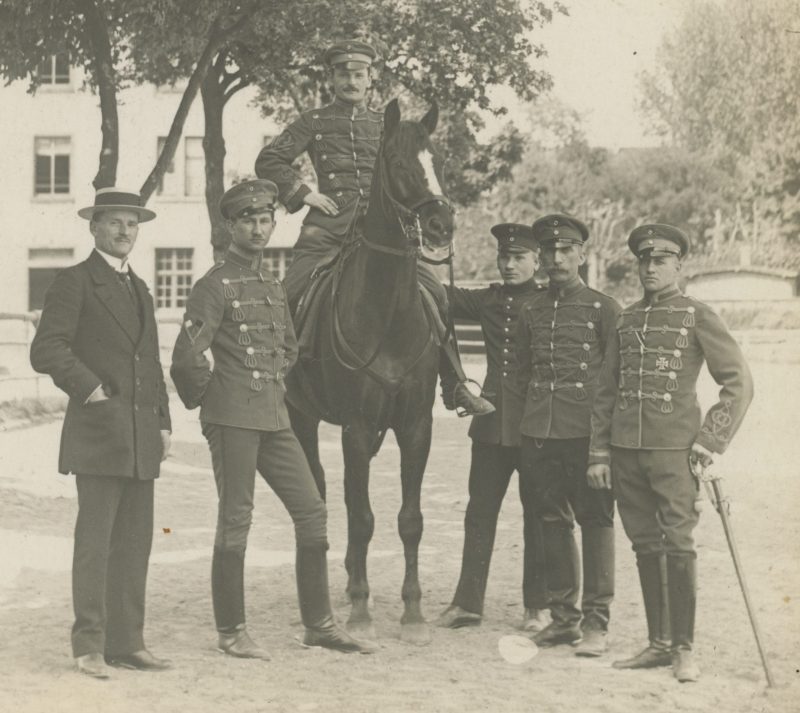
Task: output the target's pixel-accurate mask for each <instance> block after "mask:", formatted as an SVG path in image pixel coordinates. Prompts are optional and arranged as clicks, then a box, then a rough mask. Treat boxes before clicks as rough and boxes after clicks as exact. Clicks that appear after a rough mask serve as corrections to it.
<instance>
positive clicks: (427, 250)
mask: <svg viewBox="0 0 800 713" xmlns="http://www.w3.org/2000/svg"><path fill="white" fill-rule="evenodd" d="M438 119H439V108H438V106H437V105H436V104H435V103H434V104H433V105H432V106H431V108H430V109H429V110H428V113H427V114H425V116H423V117H422V119H420V120H419V121H403V120H401V119H400V107H399V106H398V103H397V99H393V100H392V101H391V102H389V104H388V105H387V107H386V110H385V112H384V137H383V144H382V147H381V152H380V155H379V157H378V162H379V164H380V171H381V174H382V179H383V181H382V183H383V193H384V198H388V199H389V200H390V202H391V203H392V204H393V206H394V209H395V212H396V213H397V217H398V219H399V221H400V224H401V226H402V227H403V232H404V233H405V235H406V237H407V238H408V239H409V240H410V241H413V242H415V243H417V245H418V247H419V248H420V250H421V253H422V255H423V257H429V260H430V261H431V262H438V261H439V260H437V259H436V258H439V257H442V256H444V258H445V259H446V258H447V256H449V254H450V249H451V246H452V242H453V207H452V205H451V203H450V201H449V199H448V198H447V196H446V195H445V193H444V188H443V184H444V158H443V157H442V155H441V154H440V153H439V152H438V151H437V150H436V147H435V145H434V144H433V142H432V141H431V134H433V132H434V130H435V129H436V124H437V122H438Z"/></svg>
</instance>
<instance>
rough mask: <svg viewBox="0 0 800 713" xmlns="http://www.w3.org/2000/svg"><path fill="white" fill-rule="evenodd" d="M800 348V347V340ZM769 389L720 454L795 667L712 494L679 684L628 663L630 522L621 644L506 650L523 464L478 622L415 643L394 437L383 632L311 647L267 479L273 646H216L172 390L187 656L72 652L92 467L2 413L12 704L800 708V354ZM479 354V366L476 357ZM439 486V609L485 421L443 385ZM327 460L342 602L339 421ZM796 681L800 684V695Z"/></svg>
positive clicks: (266, 554)
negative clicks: (144, 666)
mask: <svg viewBox="0 0 800 713" xmlns="http://www.w3.org/2000/svg"><path fill="white" fill-rule="evenodd" d="M790 361H794V360H793V359H791V360H790ZM752 366H753V371H754V374H755V377H756V389H757V396H756V400H755V402H754V404H753V406H752V408H751V410H750V413H749V415H748V417H747V419H746V421H745V423H744V425H743V427H742V431H741V432H740V434H739V436H738V438H737V439H736V440H735V442H734V444H733V446H732V447H731V449H730V451H729V453H727V454H726V455H725V457H724V458H722V459H721V461H720V463H719V465H718V466H717V469H718V472H719V473H721V474H724V476H725V481H724V485H725V488H726V491H727V492H728V494H729V495H730V496H731V499H732V501H733V503H734V508H733V522H734V526H735V528H736V534H737V539H738V542H739V548H740V550H741V554H742V558H743V560H744V564H745V570H746V574H747V577H748V582H749V585H750V590H751V594H752V597H753V600H754V602H755V604H756V608H757V612H758V615H759V618H760V621H761V624H762V628H763V633H764V638H765V640H766V644H767V650H768V656H769V659H770V662H771V665H772V668H773V673H774V675H775V678H776V679H777V681H778V687H777V688H776V689H774V690H771V691H768V692H765V685H764V678H763V673H762V670H761V665H760V662H759V660H758V656H757V653H756V649H755V644H754V641H753V637H752V634H751V632H750V629H749V624H748V622H747V618H746V614H745V610H744V605H743V603H742V598H741V595H740V593H739V590H738V586H737V583H736V579H735V575H734V572H733V567H732V564H731V561H730V558H729V555H728V551H727V546H726V544H725V539H724V536H723V532H722V527H721V524H720V522H719V518H718V516H717V515H716V513H715V512H714V511H713V510H712V508H711V507H710V505H708V504H707V505H706V508H705V512H704V515H703V518H702V519H701V523H700V527H699V528H698V530H697V533H696V534H697V541H698V544H699V581H700V591H699V601H698V617H697V618H698V625H697V632H696V640H697V649H698V656H699V663H700V666H701V668H702V671H703V676H702V679H701V681H700V683H698V684H694V685H692V684H684V685H681V684H678V683H677V682H676V681H675V680H674V679H673V678H672V676H671V673H670V671H669V670H667V669H656V670H652V671H643V672H630V671H615V670H613V669H612V668H611V667H610V664H611V661H612V660H613V659H614V658H617V657H620V656H623V655H628V654H629V653H632V652H634V651H636V650H638V649H639V648H640V647H641V646H642V645H643V644H644V642H645V623H644V614H643V611H642V605H641V599H640V594H639V587H638V580H637V577H636V571H635V566H634V559H633V554H632V552H631V551H630V546H629V544H628V542H627V540H626V538H625V535H624V533H623V532H622V529H621V527H619V528H618V532H617V544H618V554H617V597H616V600H615V602H614V605H613V608H612V624H611V627H612V628H611V634H612V640H611V647H612V650H611V653H610V654H609V655H607V656H605V657H603V658H601V659H597V660H586V659H578V658H576V657H575V656H574V655H573V652H572V650H571V649H570V648H569V647H558V648H556V649H550V650H540V651H539V653H538V655H537V656H535V657H534V658H532V659H531V660H529V661H527V662H526V663H523V664H512V663H509V662H507V661H506V660H505V659H504V658H503V657H502V656H501V655H500V652H499V650H498V641H499V640H500V638H501V637H502V636H504V635H507V634H514V633H516V632H515V627H516V626H517V625H518V623H519V621H520V617H521V614H522V608H521V603H520V598H521V592H520V587H521V508H520V505H519V500H518V498H517V495H516V482H513V483H512V486H511V488H510V490H509V495H508V497H507V498H506V503H505V504H504V507H503V511H502V513H501V516H500V525H499V529H498V536H497V542H496V547H495V556H494V560H493V566H492V571H491V575H490V580H489V588H488V592H487V599H486V611H485V618H484V623H483V625H482V626H481V627H480V628H477V629H470V630H461V631H445V630H439V629H437V630H435V631H434V638H433V642H432V643H431V644H430V645H429V646H426V647H422V648H414V647H411V646H408V645H406V644H404V643H402V642H401V641H400V640H399V638H398V636H399V617H400V613H401V609H402V605H401V601H400V585H401V581H402V573H403V557H402V546H401V543H400V540H399V537H398V536H397V530H396V516H397V511H398V509H399V499H400V486H399V459H398V453H397V449H396V446H395V443H394V440H393V438H392V437H391V436H390V437H388V438H387V441H386V443H385V444H384V448H383V451H382V452H381V454H380V455H379V456H378V458H377V459H376V460H375V461H374V462H373V471H372V486H371V492H372V504H373V509H374V511H375V515H376V528H375V537H374V539H373V541H372V546H371V552H370V560H369V564H370V569H369V572H370V584H371V588H372V607H373V615H374V618H375V625H376V629H377V633H378V639H379V641H378V643H379V644H380V651H379V653H377V654H376V655H374V656H345V655H341V654H335V653H332V652H328V651H321V650H306V649H303V648H302V647H301V646H300V645H299V644H298V641H297V637H298V635H299V634H300V632H301V627H300V622H299V613H298V610H297V604H296V593H295V585H294V569H293V565H292V563H293V550H294V540H293V534H292V528H291V523H290V521H289V518H288V516H287V515H286V514H285V513H284V511H283V510H282V508H281V505H280V503H279V502H278V501H277V499H276V498H275V497H274V495H273V494H272V493H271V491H270V490H269V489H268V488H267V486H266V485H265V484H264V483H263V482H260V483H259V485H258V486H257V489H256V490H257V496H256V512H255V523H254V526H253V529H252V531H251V535H250V548H249V550H248V561H247V605H248V620H249V624H248V625H249V628H250V630H251V631H252V633H253V636H254V638H256V640H257V641H259V642H260V643H261V644H262V645H263V646H265V647H266V648H268V649H269V650H270V651H271V653H272V661H270V662H256V661H241V660H234V659H231V658H228V657H224V656H223V655H221V654H219V653H217V652H216V651H215V650H214V644H215V632H214V626H213V619H212V611H211V602H210V583H209V572H210V559H211V548H212V542H213V535H214V531H213V527H214V520H215V501H216V497H215V491H214V486H213V479H212V476H211V471H210V468H209V457H208V453H207V449H206V446H205V443H204V442H203V440H202V437H201V435H200V431H199V426H198V424H197V422H196V412H195V413H191V414H190V413H187V412H186V411H185V410H184V409H183V408H182V407H181V406H180V405H179V403H178V401H177V399H176V398H174V397H173V399H172V408H173V419H174V421H175V435H174V445H173V450H172V454H171V456H170V458H169V460H168V461H167V462H166V464H165V466H164V468H163V470H162V477H161V479H160V480H159V481H158V483H157V486H156V528H157V531H156V539H155V543H154V548H153V556H152V559H151V567H150V578H149V584H148V619H147V630H146V636H147V641H148V646H149V647H150V648H151V649H152V650H153V651H154V652H155V653H156V654H158V655H163V656H168V657H169V658H171V659H172V660H173V663H174V669H173V670H171V671H168V672H165V673H159V674H146V673H138V672H129V671H119V672H115V676H114V678H113V680H111V681H107V682H102V681H95V680H92V679H88V678H85V677H81V676H79V675H78V674H77V673H75V672H74V671H73V669H72V660H71V657H70V649H69V627H70V625H71V620H72V610H71V596H70V563H71V547H72V527H73V525H74V519H75V512H76V507H77V505H76V499H75V490H74V484H73V482H72V480H71V479H70V478H66V477H63V476H58V475H57V474H56V472H55V467H56V458H57V447H58V435H59V431H60V422H54V423H49V424H44V425H39V426H36V427H31V428H26V429H22V430H16V431H11V432H6V433H0V564H1V565H2V566H0V631H2V641H3V646H2V648H1V649H0V710H2V711H9V712H10V713H11V712H13V713H25V712H36V713H40V712H42V713H43V712H45V711H47V712H52V713H66V712H69V711H80V712H81V713H90V712H94V711H98V712H100V711H102V712H104V713H105V712H108V711H137V712H139V713H141V712H142V711H152V712H153V713H161V712H162V711H163V712H165V713H166V712H172V711H181V713H211V712H212V711H213V712H214V713H219V712H221V711H236V712H237V713H251V712H253V713H255V712H262V711H263V712H272V711H275V712H278V711H287V712H288V711H320V712H321V711H352V712H353V713H358V712H362V711H363V712H367V711H370V712H371V711H381V712H386V713H391V712H392V711H402V712H405V711H424V712H426V713H427V712H434V711H458V712H459V713H469V712H471V711H541V712H542V713H547V712H549V711H554V712H555V711H559V712H561V711H577V712H583V711H589V712H595V711H596V712H597V713H629V712H638V711H648V713H657V712H658V711H720V712H723V711H724V712H725V713H739V712H740V713H757V712H759V711H787V712H788V711H796V710H800V703H798V701H800V683H799V682H798V679H800V646H798V643H797V642H798V639H800V618H799V616H798V615H799V614H800V606H799V605H798V597H800V586H799V585H800V576H798V555H800V544H798V543H800V532H798V530H800V518H798V516H797V506H798V504H800V478H799V477H798V476H799V475H800V473H799V472H798V462H799V461H800V458H799V457H800V446H798V443H799V442H800V438H798V434H797V430H796V428H795V426H796V424H797V419H796V418H795V416H794V410H795V407H796V405H797V404H800V380H798V378H797V364H785V365H778V364H774V363H768V362H766V361H763V362H755V363H753V365H752ZM475 368H476V369H478V366H477V365H475ZM435 415H436V418H435V424H434V439H433V440H434V446H433V450H432V453H431V457H430V461H429V466H428V471H427V474H426V479H425V483H424V486H423V514H424V516H425V534H424V535H423V540H422V547H421V553H420V560H421V568H420V573H421V583H422V587H423V606H424V610H425V612H426V615H427V616H428V618H429V619H431V620H432V619H433V618H435V616H436V615H437V614H438V612H439V611H440V610H441V609H442V608H444V607H445V606H446V605H447V604H448V603H449V601H450V597H451V595H452V592H453V588H454V586H455V583H456V579H457V576H458V569H459V564H460V555H461V545H462V538H463V534H462V519H463V514H464V509H465V506H466V483H467V471H468V464H469V441H468V439H467V438H466V431H467V427H468V423H467V422H466V421H463V420H459V419H457V418H455V417H454V416H452V415H450V414H447V413H446V412H444V411H443V410H441V407H440V406H438V405H437V409H436V412H435ZM322 437H323V443H322V452H323V457H324V460H325V463H326V466H327V472H328V503H329V523H330V525H329V535H330V541H331V553H330V563H331V589H332V597H333V602H334V607H335V609H336V611H337V614H338V616H339V618H340V619H341V620H344V619H346V616H347V602H346V600H345V596H344V587H345V572H344V566H343V562H342V559H343V553H344V548H345V539H344V538H345V512H344V503H343V497H342V462H341V454H340V449H339V440H338V433H337V432H336V431H335V430H334V429H333V428H331V427H327V426H325V427H323V429H322ZM792 701H794V702H792Z"/></svg>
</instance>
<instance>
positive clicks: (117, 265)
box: [94, 248, 129, 272]
mask: <svg viewBox="0 0 800 713" xmlns="http://www.w3.org/2000/svg"><path fill="white" fill-rule="evenodd" d="M94 250H95V252H96V253H97V254H98V255H100V257H102V258H103V260H105V261H106V262H107V263H108V264H109V265H111V267H112V268H113V269H114V270H115V271H116V272H128V269H129V268H128V261H127V260H123V259H122V258H118V257H114V256H113V255H109V254H108V253H104V252H103V251H102V250H100V249H99V248H95V249H94Z"/></svg>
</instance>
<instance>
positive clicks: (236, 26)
mask: <svg viewBox="0 0 800 713" xmlns="http://www.w3.org/2000/svg"><path fill="white" fill-rule="evenodd" d="M257 7H258V0H252V1H251V2H250V3H248V4H247V5H246V6H245V8H244V9H243V10H242V11H241V12H240V13H239V15H238V17H237V18H236V20H235V21H234V22H233V23H232V24H231V25H230V26H228V27H226V28H224V29H222V27H221V25H222V18H217V20H215V22H214V24H213V25H212V27H211V30H210V31H209V33H208V41H207V42H206V46H205V48H204V49H203V53H202V54H201V55H200V58H199V59H198V60H197V65H196V66H195V68H194V72H192V76H191V77H189V83H188V85H187V86H186V90H185V91H184V93H183V96H182V97H181V102H180V104H179V105H178V109H177V110H176V112H175V117H174V118H173V120H172V125H171V126H170V128H169V133H168V134H167V138H166V140H165V141H164V146H163V148H162V149H161V154H160V155H159V157H158V158H157V159H156V165H155V166H154V167H153V170H152V171H150V175H149V176H148V177H147V178H146V179H145V181H144V183H143V184H142V188H141V190H140V193H141V195H142V201H143V202H144V203H147V201H148V200H149V198H150V196H151V195H153V191H155V189H156V187H157V186H158V183H159V181H160V180H161V179H162V177H163V176H164V172H165V171H166V170H167V166H169V164H170V162H171V161H172V159H173V158H174V157H175V151H176V149H177V148H178V142H179V141H180V138H181V134H182V133H183V125H184V124H185V123H186V117H187V116H188V115H189V109H191V106H192V102H193V101H194V98H195V97H196V96H197V92H198V90H199V89H200V86H201V84H202V83H203V80H204V79H205V76H206V74H207V73H208V70H209V67H211V63H212V61H213V60H214V57H215V55H216V54H217V52H219V51H220V49H221V48H222V47H223V46H224V45H225V44H226V43H227V42H228V41H229V40H230V38H231V37H232V36H233V35H235V34H236V33H237V32H238V31H239V30H241V29H242V27H243V26H244V25H245V24H246V23H247V22H249V20H250V18H251V17H252V16H253V13H254V12H255V11H256V8H257Z"/></svg>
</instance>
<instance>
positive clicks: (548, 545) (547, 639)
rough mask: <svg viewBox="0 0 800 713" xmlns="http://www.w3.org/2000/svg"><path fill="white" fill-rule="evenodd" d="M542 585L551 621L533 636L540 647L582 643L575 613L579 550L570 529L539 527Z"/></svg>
mask: <svg viewBox="0 0 800 713" xmlns="http://www.w3.org/2000/svg"><path fill="white" fill-rule="evenodd" d="M542 543H543V545H544V561H545V581H546V582H547V589H548V593H549V597H550V614H551V615H552V617H553V621H552V622H551V623H550V624H548V625H547V626H546V627H545V628H544V629H542V630H541V631H540V632H538V633H536V634H534V635H533V641H534V642H535V643H537V644H539V645H540V646H555V645H556V644H574V643H577V642H578V641H580V639H581V628H580V621H581V612H580V610H579V609H578V606H577V604H578V587H579V583H580V569H579V567H578V547H577V545H576V544H575V537H574V535H573V534H572V528H571V527H569V526H565V525H562V524H561V523H553V522H547V521H545V522H543V523H542Z"/></svg>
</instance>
